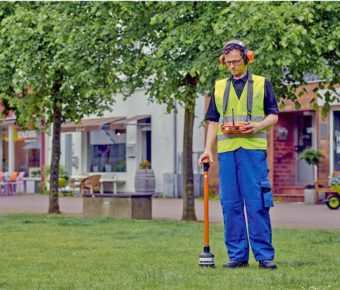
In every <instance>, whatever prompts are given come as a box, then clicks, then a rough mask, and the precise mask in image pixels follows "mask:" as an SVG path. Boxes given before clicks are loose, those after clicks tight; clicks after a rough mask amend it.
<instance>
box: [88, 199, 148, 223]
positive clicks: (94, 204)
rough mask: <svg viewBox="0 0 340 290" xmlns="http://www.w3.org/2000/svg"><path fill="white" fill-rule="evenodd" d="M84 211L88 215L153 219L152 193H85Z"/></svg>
mask: <svg viewBox="0 0 340 290" xmlns="http://www.w3.org/2000/svg"><path fill="white" fill-rule="evenodd" d="M83 213H84V215H87V216H107V217H113V218H131V219H152V193H126V194H115V195H112V194H94V195H91V194H88V193H86V194H84V195H83Z"/></svg>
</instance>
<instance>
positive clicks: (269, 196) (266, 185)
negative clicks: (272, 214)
mask: <svg viewBox="0 0 340 290" xmlns="http://www.w3.org/2000/svg"><path fill="white" fill-rule="evenodd" d="M261 197H262V205H263V207H273V206H274V202H273V193H272V189H271V187H270V182H269V179H268V177H265V178H262V179H261Z"/></svg>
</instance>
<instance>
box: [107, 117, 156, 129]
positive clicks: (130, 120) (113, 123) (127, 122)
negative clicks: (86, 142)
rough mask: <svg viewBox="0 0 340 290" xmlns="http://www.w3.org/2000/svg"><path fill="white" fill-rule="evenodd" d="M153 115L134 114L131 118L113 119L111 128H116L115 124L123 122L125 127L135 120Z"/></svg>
mask: <svg viewBox="0 0 340 290" xmlns="http://www.w3.org/2000/svg"><path fill="white" fill-rule="evenodd" d="M150 117H151V115H136V116H133V117H129V118H126V119H124V120H118V121H113V122H111V123H110V129H111V130H112V129H116V128H115V126H117V125H118V124H122V125H123V126H124V127H125V126H126V125H127V124H129V123H131V122H133V121H139V120H143V119H146V118H150Z"/></svg>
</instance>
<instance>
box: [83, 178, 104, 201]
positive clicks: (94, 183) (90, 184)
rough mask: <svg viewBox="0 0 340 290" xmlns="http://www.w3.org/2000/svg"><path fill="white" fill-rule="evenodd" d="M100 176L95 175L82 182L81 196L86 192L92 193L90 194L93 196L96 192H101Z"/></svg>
mask: <svg viewBox="0 0 340 290" xmlns="http://www.w3.org/2000/svg"><path fill="white" fill-rule="evenodd" d="M100 177H101V175H100V174H95V175H91V176H88V177H86V178H84V179H82V180H81V181H80V185H79V188H80V194H81V195H83V194H84V190H87V191H90V194H91V195H92V196H93V192H94V191H98V192H100Z"/></svg>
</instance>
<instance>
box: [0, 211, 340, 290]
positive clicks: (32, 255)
mask: <svg viewBox="0 0 340 290" xmlns="http://www.w3.org/2000/svg"><path fill="white" fill-rule="evenodd" d="M202 231H203V224H202V223H198V222H197V223H189V222H178V221H160V220H153V221H136V220H114V219H109V218H87V217H86V218H85V217H67V216H26V215H25V216H23V215H17V216H5V217H4V216H2V217H0V235H1V236H0V249H1V251H0V289H15V290H18V289H25V290H26V289H65V290H66V289H67V290H69V289H82V290H83V289H122V290H125V289H162V290H163V289H219V290H220V289H262V290H265V289H340V279H339V269H340V232H339V231H334V232H331V231H322V230H319V231H315V230H293V229H292V230H290V229H278V228H275V229H274V230H273V241H274V246H275V248H276V252H277V254H276V262H277V265H278V270H276V271H269V270H263V269H259V268H258V265H257V263H256V262H255V261H254V260H253V258H251V261H250V267H249V268H244V269H236V270H225V269H222V264H223V263H225V262H226V260H227V256H226V250H225V247H224V242H223V227H222V225H219V224H213V225H211V249H212V252H213V253H214V254H215V256H216V259H215V263H216V268H215V269H205V268H200V267H198V256H199V254H200V253H201V251H202V248H203V246H202Z"/></svg>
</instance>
